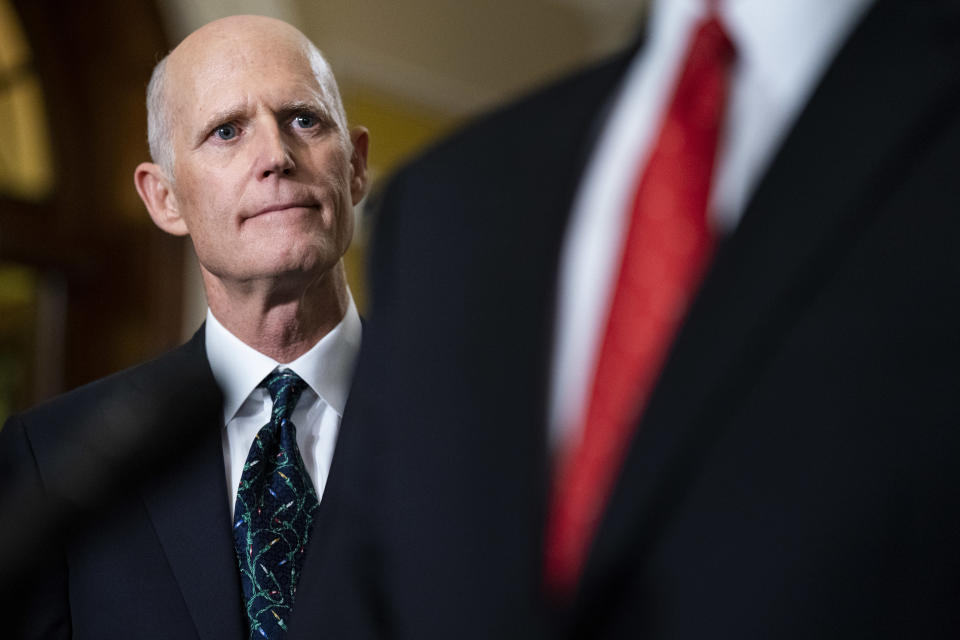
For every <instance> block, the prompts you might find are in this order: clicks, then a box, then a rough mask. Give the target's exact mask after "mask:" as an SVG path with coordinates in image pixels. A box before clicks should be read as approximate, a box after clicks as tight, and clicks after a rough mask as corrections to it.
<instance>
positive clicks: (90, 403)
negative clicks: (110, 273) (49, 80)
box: [0, 16, 368, 640]
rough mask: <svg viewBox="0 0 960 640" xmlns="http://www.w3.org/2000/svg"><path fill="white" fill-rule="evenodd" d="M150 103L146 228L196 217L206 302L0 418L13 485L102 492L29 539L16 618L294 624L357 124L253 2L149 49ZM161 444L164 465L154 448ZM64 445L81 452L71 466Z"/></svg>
mask: <svg viewBox="0 0 960 640" xmlns="http://www.w3.org/2000/svg"><path fill="white" fill-rule="evenodd" d="M148 112H149V113H148V118H149V139H150V150H151V155H152V156H153V160H154V162H153V163H144V164H141V165H140V166H138V167H137V169H136V174H135V182H136V187H137V191H138V192H139V194H140V196H141V198H142V199H143V201H144V203H145V204H146V207H147V209H148V211H149V213H150V215H151V217H152V218H153V220H154V222H155V223H156V224H157V226H158V227H160V228H161V229H162V230H164V231H166V232H168V233H172V234H174V235H189V236H190V237H191V240H192V241H193V245H194V248H195V250H196V253H197V256H198V258H199V262H200V267H201V271H202V274H203V283H204V288H205V291H206V295H207V299H208V302H209V307H210V310H209V313H208V315H207V321H206V323H205V325H204V326H203V327H202V328H201V329H200V330H199V331H198V332H197V333H196V334H195V335H194V337H193V339H192V340H190V342H188V343H187V344H185V345H184V346H182V347H180V348H179V349H177V350H175V351H173V352H171V353H169V354H167V355H164V356H162V357H160V358H159V359H157V360H155V361H152V362H150V363H147V364H144V365H142V366H139V367H136V368H134V369H131V370H129V371H125V372H123V373H120V374H117V375H114V376H112V377H109V378H107V379H105V380H101V381H99V382H95V383H93V384H91V385H88V386H86V387H83V388H81V389H79V390H77V391H74V392H71V393H69V394H66V395H64V396H61V397H59V398H57V399H55V400H53V401H51V402H49V403H46V404H44V405H42V406H40V407H37V408H36V409H33V410H31V411H28V412H26V413H23V414H21V415H19V416H14V417H13V418H11V419H10V421H9V422H8V424H7V425H6V427H5V428H4V430H3V432H2V434H0V435H2V440H3V448H2V451H3V456H4V463H5V466H6V467H7V469H6V471H5V473H9V474H11V477H12V479H10V480H8V483H11V484H15V485H19V486H21V487H25V490H26V491H29V490H30V489H31V488H32V489H33V490H34V491H36V492H37V495H40V496H42V501H44V502H49V503H50V504H54V505H58V506H62V507H63V508H64V509H69V508H71V507H75V506H76V505H77V503H82V504H83V506H85V507H90V505H94V504H95V506H96V508H95V509H91V508H86V509H84V510H82V511H81V512H80V513H78V517H80V516H82V517H83V520H84V524H85V526H77V527H76V528H75V529H74V528H71V529H70V530H69V532H68V533H67V535H66V536H65V539H64V540H63V547H64V551H63V553H62V555H60V554H57V553H47V552H46V551H47V550H43V552H44V556H46V557H47V558H49V557H53V558H54V562H55V568H54V570H53V572H52V575H48V574H47V572H46V569H45V568H44V565H43V564H42V563H41V562H39V560H38V562H37V563H36V567H37V570H38V571H37V572H34V573H33V576H32V577H34V578H40V582H42V584H43V587H42V588H41V589H40V592H39V594H38V595H37V596H36V597H34V596H35V594H32V593H29V592H28V593H26V594H24V593H23V592H20V593H18V594H17V596H18V597H19V598H20V599H22V600H24V602H26V603H27V604H24V605H23V607H24V608H20V607H18V608H17V610H16V611H15V612H14V621H16V620H17V619H18V618H19V619H21V620H23V621H25V623H26V625H25V627H26V628H25V629H24V630H23V631H21V632H20V633H19V635H17V637H20V636H25V637H38V638H53V637H63V638H67V637H73V638H95V639H97V640H102V639H104V638H118V639H119V638H123V639H127V638H165V639H168V638H205V639H208V640H215V639H216V640H220V639H223V638H247V637H249V638H271V639H273V638H284V637H289V638H295V637H303V636H298V635H297V633H296V627H297V624H303V625H304V627H305V628H306V629H310V628H311V627H312V625H311V624H310V623H309V622H308V621H309V619H310V616H311V615H316V613H317V609H318V607H317V604H316V602H314V601H312V600H311V596H310V594H311V592H312V591H313V590H315V588H316V584H317V582H318V580H319V578H320V576H319V574H318V572H317V570H316V567H314V565H313V564H312V563H311V559H312V558H313V556H312V555H311V553H310V551H311V545H310V543H311V541H312V540H313V539H314V538H315V537H317V536H318V535H319V534H320V533H321V531H322V529H323V527H324V526H326V522H325V519H324V509H322V508H320V505H319V499H320V497H321V496H322V495H323V493H324V487H325V485H326V480H327V475H328V471H329V465H330V460H331V458H332V454H333V447H334V444H335V441H336V437H337V431H338V429H339V422H340V417H341V415H342V412H343V408H344V404H345V402H346V397H347V392H348V385H349V379H350V374H351V371H352V366H353V361H354V358H355V356H356V353H357V352H358V350H359V343H360V331H361V328H360V320H359V317H358V315H357V311H356V308H355V306H354V303H353V300H352V298H351V295H350V292H349V290H348V288H347V284H346V279H345V274H344V267H343V261H342V259H341V258H342V256H343V253H344V251H345V250H346V249H347V246H348V245H349V243H350V239H351V236H352V233H353V205H354V204H356V203H357V202H358V201H359V200H360V199H361V198H362V197H363V195H364V193H365V191H366V186H367V178H366V154H367V145H368V139H367V133H366V131H365V130H363V129H356V130H354V131H353V132H352V133H351V132H348V130H347V123H346V117H345V115H344V111H343V106H342V104H341V101H340V96H339V94H338V90H337V86H336V83H335V81H334V78H333V75H332V73H331V71H330V68H329V66H328V65H327V63H326V62H325V60H324V59H323V57H322V56H321V55H320V52H319V51H318V50H317V49H316V48H315V47H314V46H313V44H311V43H310V42H309V41H308V40H307V39H306V38H305V37H304V36H303V34H301V33H300V32H299V31H297V30H296V29H294V28H293V27H291V26H290V25H288V24H286V23H283V22H280V21H277V20H273V19H269V18H262V17H254V16H236V17H231V18H225V19H223V20H218V21H216V22H213V23H210V24H208V25H206V26H204V27H202V28H201V29H199V30H197V31H196V32H194V33H193V34H191V35H190V36H189V37H187V38H186V39H185V40H184V41H183V42H182V43H181V44H180V45H179V46H178V47H177V48H176V49H174V50H173V52H171V53H170V55H169V56H168V57H167V58H166V59H164V60H163V61H161V62H160V63H159V64H158V65H157V67H156V69H155V71H154V74H153V78H152V79H151V82H150V86H149V89H148ZM265 425H266V426H265ZM131 439H132V440H135V441H136V442H134V443H133V444H132V445H131V444H130V443H129V441H130V440H131ZM171 443H176V446H175V447H174V446H173V445H172V444H171ZM124 447H126V448H124ZM164 448H167V449H171V448H172V449H174V450H173V451H172V452H171V455H168V459H167V460H166V462H167V464H160V462H158V460H157V459H155V458H156V456H151V455H150V454H152V453H154V450H156V449H164ZM118 449H119V450H121V451H122V452H125V455H121V456H118V455H116V452H117V450H118ZM170 458H172V463H170ZM72 459H73V460H75V461H79V463H80V466H81V467H83V466H84V465H86V467H87V471H88V472H87V473H73V474H72V476H71V477H72V481H70V482H69V483H68V480H67V479H66V478H65V477H64V475H63V474H64V469H66V470H67V471H75V470H76V467H77V465H76V464H74V465H73V466H71V465H70V464H68V463H69V462H70V461H71V460H72ZM91 461H93V462H92V463H91ZM97 461H102V462H103V463H104V464H103V465H100V464H97ZM141 462H142V464H143V465H146V464H148V462H150V463H153V464H155V466H154V467H153V468H151V470H150V471H149V472H147V473H141V472H140V471H141V470H140V469H139V468H137V467H139V466H141ZM113 463H115V465H114V466H115V467H116V468H115V469H112V470H111V469H107V470H104V469H103V468H102V467H103V466H110V464H113ZM121 470H122V471H124V472H125V473H120V472H119V471H121ZM100 474H102V477H101V475H100ZM69 524H71V525H75V524H76V523H73V522H71V523H69ZM41 569H42V571H40V570H41ZM38 573H39V575H38ZM7 586H9V585H7ZM5 604H7V603H5ZM291 624H292V625H293V626H292V628H291ZM288 629H290V631H289V634H288V633H287V631H288Z"/></svg>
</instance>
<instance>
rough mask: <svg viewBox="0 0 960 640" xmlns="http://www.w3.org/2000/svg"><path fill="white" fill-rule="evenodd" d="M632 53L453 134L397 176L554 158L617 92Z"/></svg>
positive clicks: (564, 80)
mask: <svg viewBox="0 0 960 640" xmlns="http://www.w3.org/2000/svg"><path fill="white" fill-rule="evenodd" d="M633 54H634V49H630V50H625V51H621V52H620V53H618V54H616V55H614V56H612V57H609V58H605V59H603V60H601V61H599V62H595V63H593V64H591V65H589V66H587V67H584V68H582V69H580V70H578V71H576V72H574V73H572V74H569V75H566V76H563V77H562V78H559V79H557V80H554V81H552V82H550V83H549V84H547V85H545V86H541V87H539V88H537V89H535V90H533V91H532V92H530V93H527V94H526V95H524V96H521V97H520V98H518V99H515V100H513V101H511V102H510V103H508V104H506V105H504V106H501V107H499V108H496V109H494V110H492V111H490V112H488V113H486V114H484V115H481V116H479V117H478V118H477V119H475V120H473V121H471V122H470V123H468V124H467V125H465V126H464V127H463V128H461V129H459V130H458V131H456V132H454V133H453V134H452V135H450V136H448V137H447V138H445V139H444V140H442V141H440V142H439V143H438V144H436V145H434V146H433V147H430V148H428V149H427V150H426V151H425V152H424V153H422V154H421V155H420V156H419V157H417V158H416V159H414V160H413V161H412V162H411V163H409V165H408V166H407V167H406V169H405V170H402V171H401V174H398V177H399V176H400V175H403V174H409V173H415V172H418V171H423V170H442V169H443V168H444V167H449V166H450V163H451V162H453V163H456V162H463V163H468V164H474V165H475V164H476V163H477V158H481V159H486V158H491V157H498V158H500V159H507V160H508V159H509V157H519V156H524V155H530V154H534V155H536V154H543V153H551V152H553V151H554V149H553V146H554V145H555V144H557V143H562V142H563V141H564V140H567V139H574V138H577V137H578V136H579V134H580V133H581V132H582V131H583V130H584V129H586V128H588V127H590V126H591V125H592V123H593V122H594V121H595V120H596V117H597V115H598V114H600V113H601V112H602V109H603V108H604V107H605V105H606V103H607V101H608V99H609V98H610V96H611V95H612V94H613V93H614V91H615V89H616V87H617V86H618V85H619V81H620V79H621V77H622V76H623V73H624V72H625V71H626V68H627V66H628V65H629V63H630V60H631V59H632V57H633Z"/></svg>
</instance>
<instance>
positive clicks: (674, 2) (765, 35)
mask: <svg viewBox="0 0 960 640" xmlns="http://www.w3.org/2000/svg"><path fill="white" fill-rule="evenodd" d="M872 2H873V0H840V1H838V0H794V1H787V0H778V1H776V2H771V1H770V0H716V1H715V2H707V1H706V0H667V1H660V2H656V3H654V6H653V12H652V15H651V26H652V28H653V32H654V37H656V36H657V35H658V32H662V31H663V30H665V29H675V28H679V29H683V30H688V29H689V26H684V25H691V24H693V22H694V21H695V20H697V19H699V18H701V17H703V16H705V15H706V14H707V12H708V11H709V7H710V5H714V6H715V7H716V13H717V14H718V17H719V19H720V21H721V23H722V24H723V26H724V27H725V29H726V31H727V34H728V36H729V37H730V40H731V41H732V42H733V44H734V48H735V50H736V56H737V70H736V73H738V74H741V73H749V74H750V75H751V76H752V77H754V78H755V79H756V82H757V83H758V84H759V85H760V86H763V87H765V90H766V91H768V92H769V93H770V94H771V96H772V97H773V99H775V100H776V101H777V102H778V103H780V104H791V103H793V102H794V101H795V100H796V99H797V98H799V97H802V96H803V93H804V92H805V91H807V90H808V89H809V86H810V83H812V82H815V81H816V80H817V79H818V78H819V77H820V75H821V71H822V69H823V68H825V67H826V65H827V64H828V63H829V62H830V58H832V57H833V56H834V55H835V54H836V52H837V49H838V46H839V43H841V42H843V40H844V38H845V37H846V36H847V35H848V34H849V32H850V30H851V29H852V28H853V27H854V25H856V23H857V21H858V20H859V18H860V17H861V16H862V15H863V14H864V12H865V11H866V9H867V8H868V7H869V6H870V5H871V4H872Z"/></svg>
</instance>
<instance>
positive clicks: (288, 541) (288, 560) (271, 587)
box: [233, 369, 320, 640]
mask: <svg viewBox="0 0 960 640" xmlns="http://www.w3.org/2000/svg"><path fill="white" fill-rule="evenodd" d="M261 386H265V387H266V388H267V390H268V391H269V392H270V398H271V399H272V400H273V411H272V412H271V416H270V422H269V423H267V424H266V425H265V426H264V427H263V428H261V429H260V432H259V433H258V434H257V437H256V438H254V440H253V445H252V446H251V447H250V453H249V454H248V455H247V462H246V464H244V465H243V473H242V475H241V476H240V488H239V490H238V491H237V505H236V508H235V510H234V525H233V539H234V542H235V544H236V549H237V557H238V559H239V561H240V580H241V583H242V586H243V596H244V603H245V605H246V607H245V608H246V611H247V620H248V621H249V623H250V638H269V639H271V640H273V639H279V638H283V637H284V636H285V635H286V630H287V621H288V620H289V618H290V612H291V610H292V608H293V600H294V596H295V595H296V592H297V579H298V578H299V577H300V569H301V567H302V566H303V556H304V549H305V548H306V546H307V541H308V538H309V536H310V525H311V523H312V522H313V516H314V515H315V513H316V510H317V507H319V506H320V502H319V500H317V493H316V491H315V490H314V488H313V483H312V482H311V481H310V476H308V475H307V469H306V467H305V466H304V464H303V458H301V457H300V450H299V449H298V448H297V430H296V427H294V425H293V422H291V420H290V416H291V414H292V413H293V409H294V407H296V406H297V400H299V399H300V394H301V393H302V392H303V390H304V389H305V388H306V386H307V384H306V383H305V382H304V381H303V380H301V379H300V377H299V376H298V375H297V374H295V373H294V372H293V371H290V370H289V369H285V370H283V371H280V370H274V371H273V372H272V373H271V374H270V375H269V376H267V378H266V379H265V380H264V381H263V382H262V383H261Z"/></svg>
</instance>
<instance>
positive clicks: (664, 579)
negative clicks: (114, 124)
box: [324, 0, 960, 640]
mask: <svg viewBox="0 0 960 640" xmlns="http://www.w3.org/2000/svg"><path fill="white" fill-rule="evenodd" d="M646 25H647V26H646V29H645V32H644V34H643V37H642V40H641V41H640V42H639V44H638V45H637V48H635V49H634V50H632V51H630V52H627V53H625V54H624V55H622V56H620V57H618V58H616V59H613V60H611V61H609V62H607V63H604V64H601V65H599V66H596V67H594V68H591V69H589V70H587V71H585V72H583V73H580V74H577V75H574V76H571V77H569V78H567V79H565V80H563V81H561V82H559V83H558V84H555V85H553V86H551V87H548V88H546V89H545V90H543V91H541V92H539V93H537V94H535V95H533V96H531V97H529V98H527V99H524V100H522V101H520V102H519V103H517V104H514V105H512V106H509V107H507V108H505V109H503V110H501V111H499V112H498V113H495V114H492V115H490V116H489V117H486V118H484V119H482V120H481V121H479V122H477V123H476V124H474V125H473V126H471V127H469V128H467V129H466V130H465V131H463V132H462V133H460V134H459V135H457V136H455V137H453V138H452V139H450V140H448V141H447V142H445V143H443V144H441V145H440V146H439V147H437V148H435V149H434V150H433V151H431V152H430V153H428V154H427V155H426V156H424V157H423V158H421V159H419V160H417V161H415V162H414V163H413V164H411V165H410V166H408V167H407V168H406V169H405V170H403V171H401V173H400V174H399V175H398V176H397V178H396V180H395V181H394V182H393V183H392V186H391V187H389V188H388V190H387V192H386V193H385V195H384V197H383V203H382V209H381V210H380V212H379V228H378V230H377V232H376V234H375V240H374V259H373V264H372V284H373V306H372V310H371V314H370V317H369V320H370V321H369V324H368V331H367V333H366V334H365V338H364V353H363V354H362V355H361V358H360V363H359V365H358V374H357V381H356V383H355V387H354V392H353V393H354V395H353V396H352V400H353V401H354V402H355V405H354V406H355V407H356V412H355V413H348V418H347V419H348V422H349V427H348V428H345V429H344V439H343V440H342V441H341V444H340V447H341V448H340V449H339V451H338V457H337V460H336V461H335V462H334V466H335V469H334V473H335V474H337V473H340V472H343V473H344V475H343V476H341V477H340V478H339V479H340V480H343V482H338V483H337V490H336V492H335V498H336V502H335V505H336V507H337V516H338V518H337V519H336V520H335V524H334V526H335V527H336V528H337V529H338V531H339V533H338V535H337V536H336V540H337V550H338V552H337V553H331V554H330V556H329V557H330V558H331V560H332V561H333V563H332V564H331V567H332V569H331V571H330V572H329V573H328V574H327V575H330V576H331V577H332V578H334V579H333V580H331V582H330V584H329V587H330V588H329V591H330V593H329V594H328V597H327V598H325V599H324V601H325V602H329V603H330V604H331V606H330V611H331V616H335V617H334V618H333V619H332V620H331V625H330V626H329V627H327V628H328V629H329V634H328V636H327V637H331V638H344V637H350V638H361V637H387V638H417V639H418V640H425V639H428V638H459V639H466V638H477V639H480V638H483V639H489V638H498V639H503V638H536V637H550V638H554V637H556V638H590V639H602V638H643V639H644V640H655V639H659V638H671V639H678V638H684V639H696V640H701V639H703V638H738V639H742V638H764V639H772V638H776V639H778V640H784V639H788V638H838V639H839V638H842V639H849V638H943V637H956V636H957V635H960V464H958V460H960V373H958V371H960V367H958V363H960V331H958V327H960V287H958V286H957V283H958V282H960V257H958V255H960V254H958V247H960V216H958V211H960V180H958V179H957V175H956V174H957V168H958V167H960V37H958V36H960V5H958V4H957V3H956V2H952V1H943V0H929V1H922V2H905V1H900V0H877V1H876V2H873V3H871V2H867V1H859V0H848V1H844V2H835V1H834V0H814V1H811V0H797V1H791V2H774V3H771V2H766V1H763V0H719V1H717V2H702V1H700V0H671V1H669V2H656V3H654V5H653V7H652V13H651V14H650V18H649V20H648V21H647V23H646ZM425 310H429V312H430V313H429V316H428V317H429V326H428V327H426V328H425V327H424V318H425V314H424V312H425ZM340 465H342V466H340ZM337 567H339V568H337Z"/></svg>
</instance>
